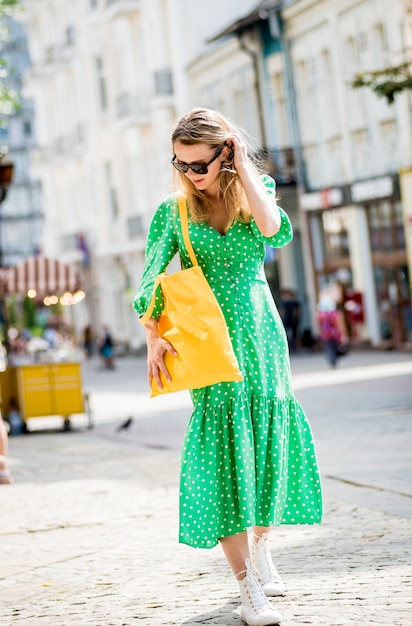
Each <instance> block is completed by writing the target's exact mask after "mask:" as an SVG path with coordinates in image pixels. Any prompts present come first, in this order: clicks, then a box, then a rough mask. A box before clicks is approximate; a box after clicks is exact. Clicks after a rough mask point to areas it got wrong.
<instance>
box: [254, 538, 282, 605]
mask: <svg viewBox="0 0 412 626" xmlns="http://www.w3.org/2000/svg"><path fill="white" fill-rule="evenodd" d="M250 558H251V560H252V563H253V566H254V567H255V568H256V570H257V577H258V580H259V582H260V584H261V585H262V588H263V591H264V592H265V594H266V595H267V596H283V595H285V585H284V583H283V580H282V579H281V577H280V576H279V573H278V571H277V569H276V567H275V564H274V563H273V560H272V555H271V553H270V548H269V535H268V533H264V534H263V535H262V537H261V538H260V539H259V541H257V542H256V541H255V539H254V538H253V539H252V541H251V546H250Z"/></svg>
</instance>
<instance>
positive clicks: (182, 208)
mask: <svg viewBox="0 0 412 626" xmlns="http://www.w3.org/2000/svg"><path fill="white" fill-rule="evenodd" d="M178 208H179V215H180V224H181V226H182V233H183V241H184V243H185V246H186V250H187V251H188V253H189V256H190V260H191V261H192V264H193V265H198V262H197V258H196V254H195V251H194V250H193V246H192V242H191V241H190V237H189V223H188V216H187V204H186V197H185V196H184V195H183V194H180V195H179V198H178ZM164 276H166V273H165V272H163V274H159V276H157V278H156V280H155V283H154V285H153V293H152V299H151V301H150V304H149V307H148V309H147V311H146V313H144V315H142V317H141V318H140V322H141V323H142V324H143V326H144V325H145V324H146V323H147V322H148V321H149V319H150V318H151V316H152V313H153V309H154V306H155V301H156V289H157V287H158V286H159V284H160V281H161V279H162V278H163V277H164Z"/></svg>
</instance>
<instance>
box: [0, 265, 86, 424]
mask: <svg viewBox="0 0 412 626" xmlns="http://www.w3.org/2000/svg"><path fill="white" fill-rule="evenodd" d="M5 284H6V289H5V291H6V293H9V294H16V293H23V294H27V293H30V292H31V293H35V294H36V296H38V295H39V294H40V295H41V296H43V294H46V295H45V296H44V297H45V298H46V297H49V298H50V297H51V296H50V294H53V295H54V297H57V296H56V295H55V294H56V293H62V294H64V295H63V296H62V298H65V300H64V302H66V303H68V301H69V298H70V297H72V298H74V301H75V300H76V298H75V296H76V294H79V293H83V292H81V277H80V275H79V274H78V272H77V270H76V269H75V268H73V267H72V266H68V265H64V264H63V263H61V262H59V261H57V260H54V259H46V258H45V257H42V256H39V257H32V258H31V259H28V260H27V261H25V262H24V263H22V264H20V265H18V266H16V267H14V268H11V269H10V270H9V274H8V276H7V280H6V282H5ZM83 297H84V294H83ZM0 386H1V396H0V401H1V410H2V414H3V416H4V417H5V418H6V419H7V417H8V415H9V414H10V412H11V411H12V410H17V411H18V413H19V415H20V417H21V419H22V421H23V422H24V425H26V426H27V420H28V419H31V418H35V417H44V416H52V415H53V416H56V415H58V416H62V418H63V420H64V428H65V429H66V430H67V429H69V428H70V416H71V415H74V414H79V413H80V414H85V415H86V417H87V424H88V426H89V428H90V427H92V426H93V422H92V416H91V411H90V405H89V401H88V396H87V394H85V393H84V392H83V388H82V372H81V363H80V362H67V361H57V362H56V361H50V362H48V361H47V360H44V359H43V362H41V363H40V362H35V363H23V364H16V365H11V366H8V367H7V369H6V370H5V371H3V372H0Z"/></svg>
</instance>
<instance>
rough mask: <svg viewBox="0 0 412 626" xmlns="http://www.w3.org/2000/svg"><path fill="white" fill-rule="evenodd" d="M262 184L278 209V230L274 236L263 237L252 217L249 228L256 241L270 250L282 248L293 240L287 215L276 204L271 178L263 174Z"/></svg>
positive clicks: (274, 187)
mask: <svg viewBox="0 0 412 626" xmlns="http://www.w3.org/2000/svg"><path fill="white" fill-rule="evenodd" d="M262 182H263V184H264V185H265V188H266V191H267V193H268V194H269V195H270V196H272V197H273V202H274V203H275V204H276V206H277V207H278V209H279V212H280V217H281V224H280V228H279V230H278V232H277V233H276V234H275V235H272V237H265V236H264V235H262V233H261V232H260V230H259V228H258V226H257V224H256V222H255V220H254V219H253V217H252V220H251V222H250V226H251V229H252V232H253V234H254V235H255V237H256V239H258V240H259V241H262V242H263V243H265V244H266V245H268V246H270V247H271V248H283V246H286V245H287V244H288V243H289V242H290V241H292V239H293V229H292V224H291V223H290V220H289V217H288V215H287V213H286V212H285V211H284V210H283V209H281V207H280V206H278V204H277V202H276V183H275V181H274V180H273V178H271V177H270V176H268V175H267V174H265V175H264V176H262Z"/></svg>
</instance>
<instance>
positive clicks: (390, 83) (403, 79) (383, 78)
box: [351, 0, 412, 104]
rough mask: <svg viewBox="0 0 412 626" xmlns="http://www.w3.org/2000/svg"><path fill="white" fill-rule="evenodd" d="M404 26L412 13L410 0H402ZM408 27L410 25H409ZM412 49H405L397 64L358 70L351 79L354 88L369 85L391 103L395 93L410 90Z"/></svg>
mask: <svg viewBox="0 0 412 626" xmlns="http://www.w3.org/2000/svg"><path fill="white" fill-rule="evenodd" d="M403 4H404V10H405V20H404V25H405V28H408V24H409V22H410V21H409V18H408V16H409V15H412V0H404V2H403ZM409 27H410V26H409ZM411 54H412V50H410V49H409V50H408V49H406V50H405V56H404V59H405V60H404V61H403V62H402V63H399V64H395V65H390V66H389V67H385V68H382V69H380V70H376V71H374V72H359V73H358V74H356V76H355V77H354V79H353V80H352V83H351V86H352V87H353V88H354V89H358V88H360V87H369V88H370V89H372V91H374V92H375V93H376V95H377V96H379V97H380V98H386V101H387V102H388V104H393V103H394V102H395V98H396V96H397V95H399V94H400V93H402V92H404V91H412V58H411Z"/></svg>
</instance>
